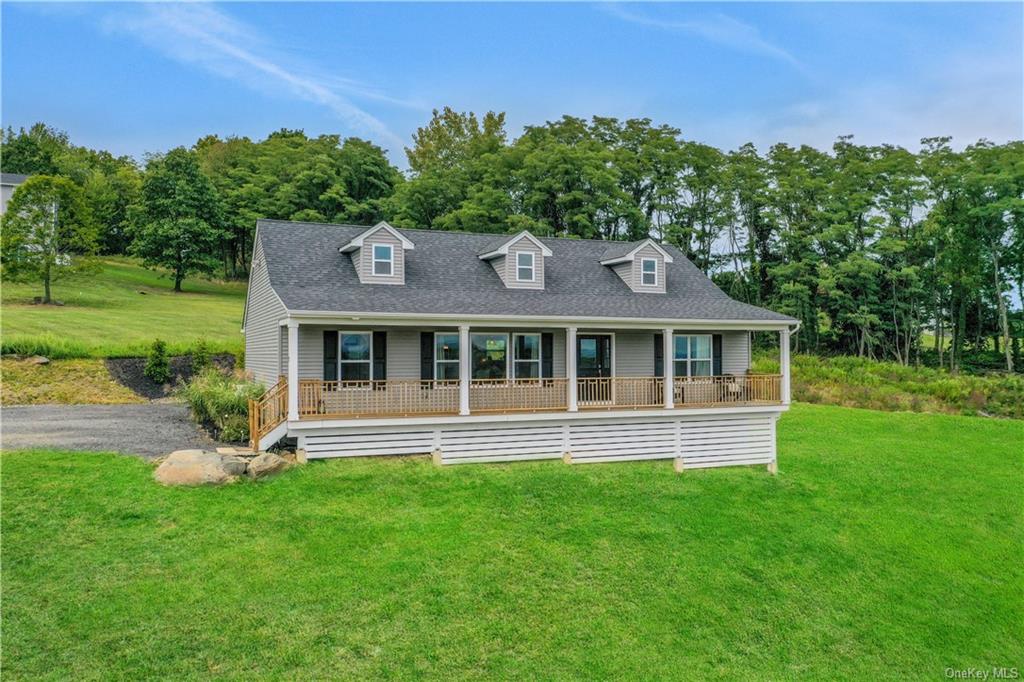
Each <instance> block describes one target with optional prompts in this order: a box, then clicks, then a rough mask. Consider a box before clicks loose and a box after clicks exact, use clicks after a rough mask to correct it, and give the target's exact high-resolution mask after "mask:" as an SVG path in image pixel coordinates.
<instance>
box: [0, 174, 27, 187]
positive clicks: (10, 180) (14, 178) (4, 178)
mask: <svg viewBox="0 0 1024 682" xmlns="http://www.w3.org/2000/svg"><path fill="white" fill-rule="evenodd" d="M26 180H28V176H27V175H22V174H20V173H0V185H20V184H21V183H23V182H25V181H26Z"/></svg>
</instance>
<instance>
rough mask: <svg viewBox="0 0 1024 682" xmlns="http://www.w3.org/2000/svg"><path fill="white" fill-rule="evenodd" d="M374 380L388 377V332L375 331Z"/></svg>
mask: <svg viewBox="0 0 1024 682" xmlns="http://www.w3.org/2000/svg"><path fill="white" fill-rule="evenodd" d="M372 378H373V380H374V381H384V380H385V379H387V378H388V333H387V332H374V333H373V375H372Z"/></svg>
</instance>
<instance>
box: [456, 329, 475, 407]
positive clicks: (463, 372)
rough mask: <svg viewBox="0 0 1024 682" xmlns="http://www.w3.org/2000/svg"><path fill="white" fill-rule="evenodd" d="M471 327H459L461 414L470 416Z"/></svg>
mask: <svg viewBox="0 0 1024 682" xmlns="http://www.w3.org/2000/svg"><path fill="white" fill-rule="evenodd" d="M471 353H472V350H471V349H470V347H469V326H468V325H462V326H461V327H459V414H469V356H470V354H471Z"/></svg>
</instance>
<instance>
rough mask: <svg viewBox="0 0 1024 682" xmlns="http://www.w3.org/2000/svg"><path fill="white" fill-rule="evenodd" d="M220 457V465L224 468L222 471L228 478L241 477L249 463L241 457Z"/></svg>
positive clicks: (222, 455)
mask: <svg viewBox="0 0 1024 682" xmlns="http://www.w3.org/2000/svg"><path fill="white" fill-rule="evenodd" d="M219 456H220V465H221V466H222V467H223V468H224V471H226V472H227V473H228V475H229V476H243V475H245V470H246V468H247V467H248V466H249V462H248V461H247V460H246V459H245V458H243V457H236V456H235V455H224V454H221V455H219Z"/></svg>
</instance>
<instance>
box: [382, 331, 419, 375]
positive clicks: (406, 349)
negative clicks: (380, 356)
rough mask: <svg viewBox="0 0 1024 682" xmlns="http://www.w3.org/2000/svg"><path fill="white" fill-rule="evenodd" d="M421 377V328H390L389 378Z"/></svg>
mask: <svg viewBox="0 0 1024 682" xmlns="http://www.w3.org/2000/svg"><path fill="white" fill-rule="evenodd" d="M419 378H420V330H418V329H389V330H388V379H419Z"/></svg>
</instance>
